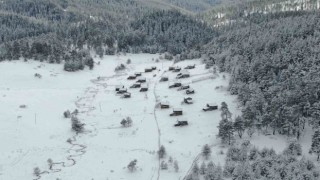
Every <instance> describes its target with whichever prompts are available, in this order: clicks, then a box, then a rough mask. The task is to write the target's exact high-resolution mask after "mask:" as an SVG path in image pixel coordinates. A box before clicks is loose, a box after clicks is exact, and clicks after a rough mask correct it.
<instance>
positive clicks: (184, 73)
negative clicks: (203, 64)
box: [176, 70, 190, 79]
mask: <svg viewBox="0 0 320 180" xmlns="http://www.w3.org/2000/svg"><path fill="white" fill-rule="evenodd" d="M188 77H190V73H189V71H187V70H183V71H181V72H180V73H179V74H177V77H176V78H177V79H182V78H188Z"/></svg>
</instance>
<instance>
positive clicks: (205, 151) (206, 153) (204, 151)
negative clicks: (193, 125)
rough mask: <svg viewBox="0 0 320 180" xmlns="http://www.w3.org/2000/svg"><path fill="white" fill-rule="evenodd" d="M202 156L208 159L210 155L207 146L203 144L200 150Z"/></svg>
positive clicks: (209, 149)
mask: <svg viewBox="0 0 320 180" xmlns="http://www.w3.org/2000/svg"><path fill="white" fill-rule="evenodd" d="M202 155H203V156H204V157H205V158H206V159H208V158H209V157H210V155H211V148H210V146H209V145H208V144H205V145H204V146H203V148H202Z"/></svg>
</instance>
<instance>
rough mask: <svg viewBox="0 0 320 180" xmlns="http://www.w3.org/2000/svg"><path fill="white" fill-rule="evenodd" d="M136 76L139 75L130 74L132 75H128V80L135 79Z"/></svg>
mask: <svg viewBox="0 0 320 180" xmlns="http://www.w3.org/2000/svg"><path fill="white" fill-rule="evenodd" d="M136 77H137V76H136V75H130V76H128V78H127V79H128V80H133V79H136Z"/></svg>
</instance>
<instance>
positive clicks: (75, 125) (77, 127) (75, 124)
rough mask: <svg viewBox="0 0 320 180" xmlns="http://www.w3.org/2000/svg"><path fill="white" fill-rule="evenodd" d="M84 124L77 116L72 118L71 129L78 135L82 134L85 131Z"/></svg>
mask: <svg viewBox="0 0 320 180" xmlns="http://www.w3.org/2000/svg"><path fill="white" fill-rule="evenodd" d="M83 126H84V124H83V123H81V122H80V121H79V119H78V118H77V117H76V116H72V117H71V128H72V130H74V131H75V132H76V133H81V132H83V130H84V127H83Z"/></svg>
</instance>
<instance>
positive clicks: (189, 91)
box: [186, 88, 195, 94]
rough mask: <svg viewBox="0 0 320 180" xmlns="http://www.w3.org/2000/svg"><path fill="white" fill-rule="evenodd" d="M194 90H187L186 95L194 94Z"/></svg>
mask: <svg viewBox="0 0 320 180" xmlns="http://www.w3.org/2000/svg"><path fill="white" fill-rule="evenodd" d="M194 92H195V91H194V89H192V88H189V89H187V90H186V94H194Z"/></svg>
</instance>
